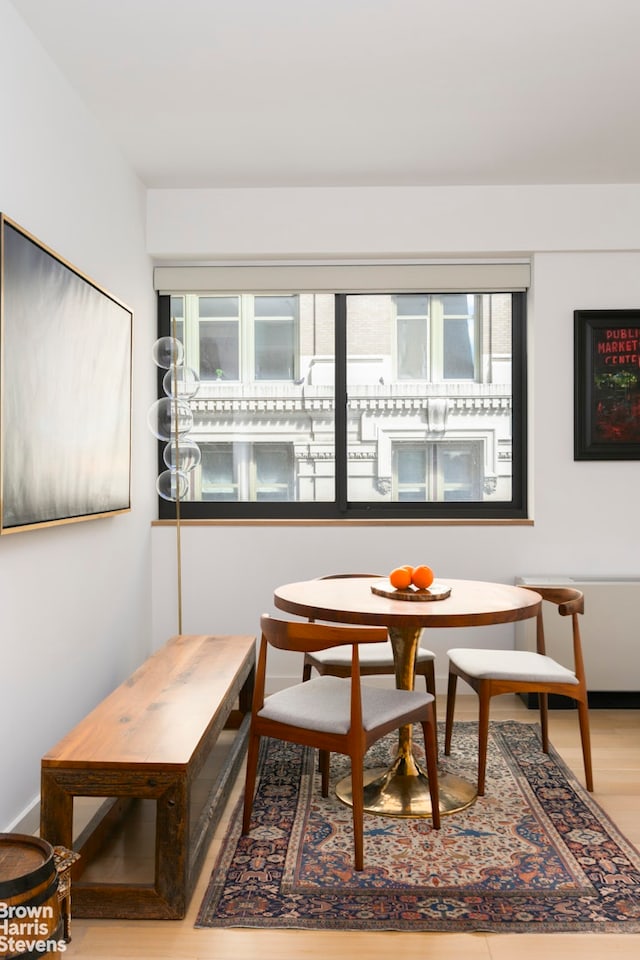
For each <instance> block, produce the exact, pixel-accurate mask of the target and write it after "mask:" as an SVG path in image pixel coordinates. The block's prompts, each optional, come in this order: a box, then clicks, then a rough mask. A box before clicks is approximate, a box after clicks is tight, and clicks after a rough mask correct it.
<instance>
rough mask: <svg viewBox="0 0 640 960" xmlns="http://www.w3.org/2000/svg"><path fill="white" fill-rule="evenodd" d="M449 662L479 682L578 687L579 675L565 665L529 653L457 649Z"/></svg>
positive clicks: (450, 655) (525, 651)
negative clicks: (510, 682)
mask: <svg viewBox="0 0 640 960" xmlns="http://www.w3.org/2000/svg"><path fill="white" fill-rule="evenodd" d="M447 654H448V656H449V660H450V661H451V662H452V663H454V664H455V665H456V667H458V668H459V669H460V670H462V671H463V672H464V673H467V674H469V676H471V677H476V678H477V679H478V680H524V681H529V682H530V683H572V684H577V683H578V681H577V679H576V676H575V674H574V673H573V672H572V671H571V670H567V668H566V667H563V666H562V664H560V663H557V662H556V661H555V660H552V659H551V657H543V656H542V655H541V654H539V653H531V652H529V651H528V650H482V649H479V650H476V649H471V648H466V647H456V648H454V649H452V650H448V651H447Z"/></svg>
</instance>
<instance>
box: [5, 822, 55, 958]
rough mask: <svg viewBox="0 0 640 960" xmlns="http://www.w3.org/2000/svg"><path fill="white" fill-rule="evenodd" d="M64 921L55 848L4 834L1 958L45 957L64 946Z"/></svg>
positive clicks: (25, 835)
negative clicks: (60, 943) (61, 940)
mask: <svg viewBox="0 0 640 960" xmlns="http://www.w3.org/2000/svg"><path fill="white" fill-rule="evenodd" d="M61 937H62V918H61V910H60V902H59V900H58V874H57V872H56V866H55V861H54V856H53V847H52V846H51V844H49V843H47V842H46V840H41V839H40V838H39V837H31V836H28V835H27V834H22V833H0V957H2V958H9V957H42V956H44V955H46V953H53V952H55V951H56V949H59V948H60V946H61V947H62V948H63V949H64V944H62V945H58V943H57V941H59V940H60V939H61Z"/></svg>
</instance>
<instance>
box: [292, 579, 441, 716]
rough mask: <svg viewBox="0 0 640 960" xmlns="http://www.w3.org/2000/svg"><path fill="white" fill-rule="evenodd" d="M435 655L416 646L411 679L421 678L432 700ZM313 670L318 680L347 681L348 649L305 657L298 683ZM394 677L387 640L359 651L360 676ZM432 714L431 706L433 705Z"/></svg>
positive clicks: (433, 694) (434, 683)
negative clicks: (343, 678)
mask: <svg viewBox="0 0 640 960" xmlns="http://www.w3.org/2000/svg"><path fill="white" fill-rule="evenodd" d="M377 576H379V574H377V573H333V574H329V575H328V576H326V577H320V578H319V579H320V580H339V579H342V578H343V577H377ZM435 659H436V655H435V653H433V651H431V650H427V648H426V647H423V646H422V645H420V646H419V647H418V651H417V654H416V664H415V675H416V676H421V677H424V683H425V687H426V689H427V691H428V693H430V694H432V696H433V697H434V698H435V695H436V677H435V667H434V664H435ZM313 670H316V672H317V673H319V674H320V675H321V676H332V677H348V676H349V672H350V670H351V648H350V647H348V646H345V647H332V648H330V649H328V650H319V651H318V652H317V653H307V654H305V658H304V665H303V668H302V679H303V680H308V679H309V678H310V677H311V673H312V671H313ZM394 673H395V664H394V660H393V649H392V647H391V642H390V641H389V639H388V638H387V639H386V640H385V641H384V642H383V643H378V644H368V645H367V646H366V647H364V646H363V648H362V649H361V651H360V676H362V677H370V676H389V675H393V674H394ZM433 708H434V711H435V703H434V707H433Z"/></svg>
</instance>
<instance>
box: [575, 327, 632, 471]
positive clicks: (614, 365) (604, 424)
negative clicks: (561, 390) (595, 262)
mask: <svg viewBox="0 0 640 960" xmlns="http://www.w3.org/2000/svg"><path fill="white" fill-rule="evenodd" d="M573 317H574V460H640V309H638V310H576V311H574V315H573Z"/></svg>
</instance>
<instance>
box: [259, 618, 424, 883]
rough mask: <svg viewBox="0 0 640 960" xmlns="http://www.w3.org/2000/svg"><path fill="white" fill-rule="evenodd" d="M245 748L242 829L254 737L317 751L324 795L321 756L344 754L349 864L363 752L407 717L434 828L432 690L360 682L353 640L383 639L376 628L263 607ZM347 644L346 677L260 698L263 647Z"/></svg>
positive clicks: (358, 815)
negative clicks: (283, 614) (420, 743)
mask: <svg viewBox="0 0 640 960" xmlns="http://www.w3.org/2000/svg"><path fill="white" fill-rule="evenodd" d="M260 626H261V631H262V636H261V640H260V648H259V652H258V663H257V667H256V680H255V690H254V698H253V707H252V711H251V725H250V728H249V740H248V748H247V772H246V781H245V794H244V813H243V820H242V832H243V833H244V834H246V833H248V832H249V828H250V823H251V811H252V807H253V794H254V790H255V783H256V769H257V764H258V750H259V746H260V739H261V737H274V738H276V739H279V740H285V741H288V742H291V743H299V744H302V745H303V746H307V747H315V748H317V749H318V750H320V754H321V790H322V796H323V797H326V796H328V794H329V755H330V753H331V752H335V753H343V754H346V755H347V756H349V757H350V759H351V792H352V809H353V842H354V862H355V869H356V870H362V869H363V866H364V841H363V832H364V782H363V778H364V755H365V753H366V751H367V750H368V749H369V747H370V746H371V744H372V743H375V742H376V741H377V740H379V739H380V738H381V737H383V736H384V735H385V734H387V733H389V732H390V731H392V730H396V729H398V728H399V727H402V726H405V725H406V724H410V723H418V722H419V723H420V724H421V725H422V732H423V736H424V744H425V755H426V761H427V774H428V777H429V792H430V796H431V807H432V818H433V826H434V828H435V829H438V828H439V827H440V809H439V795H438V769H437V758H436V738H435V718H434V715H433V696H432V695H431V694H430V693H423V692H422V691H415V690H396V689H380V688H378V687H367V686H365V685H363V684H361V681H360V655H359V651H360V647H361V646H362V647H363V648H364V647H366V645H367V644H370V643H379V642H380V641H381V640H384V637H385V628H384V627H357V626H348V627H345V626H334V625H326V624H319V623H308V622H306V621H302V622H296V621H289V620H278V619H276V618H274V617H271V616H269V615H268V614H264V615H263V616H262V617H261V620H260ZM343 645H347V646H349V648H350V649H351V671H350V676H349V677H348V678H342V677H331V676H320V677H314V678H313V679H312V680H308V681H306V682H304V683H297V684H295V685H294V686H292V687H287V688H285V689H284V690H280V691H278V692H277V693H273V694H271V695H270V696H268V697H265V677H266V667H267V648H268V647H269V646H272V647H276V648H277V649H279V650H291V651H297V652H300V653H307V652H315V651H318V650H324V649H328V648H331V647H337V646H343Z"/></svg>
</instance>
